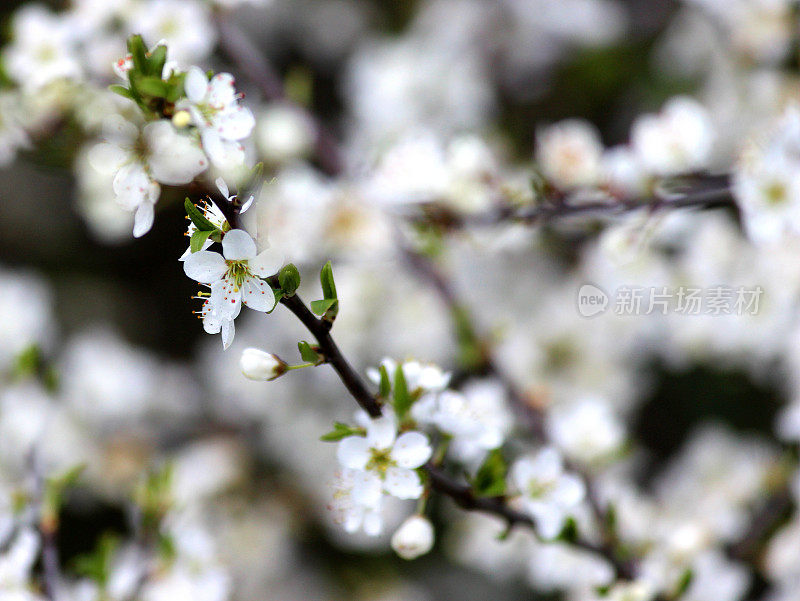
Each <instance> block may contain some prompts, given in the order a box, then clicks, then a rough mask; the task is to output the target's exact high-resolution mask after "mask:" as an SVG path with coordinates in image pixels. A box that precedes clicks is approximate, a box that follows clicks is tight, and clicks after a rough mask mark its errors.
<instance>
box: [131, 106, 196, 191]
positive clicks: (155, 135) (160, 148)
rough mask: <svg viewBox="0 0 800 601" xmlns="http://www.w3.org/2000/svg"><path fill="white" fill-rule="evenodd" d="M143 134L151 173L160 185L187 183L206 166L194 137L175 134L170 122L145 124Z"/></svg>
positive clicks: (162, 121)
mask: <svg viewBox="0 0 800 601" xmlns="http://www.w3.org/2000/svg"><path fill="white" fill-rule="evenodd" d="M144 136H145V139H146V140H147V145H148V147H149V148H150V158H149V160H148V166H149V167H150V172H151V173H152V174H153V178H154V179H156V180H157V181H159V182H161V183H163V184H170V185H178V184H188V183H189V182H190V181H192V180H193V179H194V178H195V177H196V176H197V175H198V174H199V173H201V172H202V171H204V170H205V169H206V168H207V167H208V159H207V158H206V156H205V153H204V152H203V150H202V149H201V148H200V146H199V145H198V144H197V138H193V137H191V136H189V135H184V134H180V133H178V132H177V131H175V128H174V127H173V126H172V124H171V123H170V122H169V121H166V120H161V121H156V122H155V123H150V124H148V125H147V126H146V127H145V128H144Z"/></svg>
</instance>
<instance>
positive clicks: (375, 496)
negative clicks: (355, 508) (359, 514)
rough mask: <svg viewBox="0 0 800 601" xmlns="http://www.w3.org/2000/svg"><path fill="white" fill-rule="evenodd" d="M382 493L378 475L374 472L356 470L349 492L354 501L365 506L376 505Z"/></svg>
mask: <svg viewBox="0 0 800 601" xmlns="http://www.w3.org/2000/svg"><path fill="white" fill-rule="evenodd" d="M382 495H383V490H382V483H381V479H380V476H378V474H376V473H375V472H361V471H359V472H357V473H356V474H355V475H354V477H353V490H352V492H351V493H350V496H351V498H352V499H353V501H354V502H356V503H358V504H359V505H363V506H365V507H377V506H378V504H379V503H380V502H381V496H382Z"/></svg>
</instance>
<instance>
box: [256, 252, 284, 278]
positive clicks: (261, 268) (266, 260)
mask: <svg viewBox="0 0 800 601" xmlns="http://www.w3.org/2000/svg"><path fill="white" fill-rule="evenodd" d="M283 261H284V257H283V253H282V252H280V251H279V250H278V249H277V248H268V249H266V250H262V251H261V252H260V253H258V256H256V258H255V259H251V260H250V261H248V262H247V265H248V267H250V271H251V272H253V273H254V274H256V275H257V276H261V277H262V278H268V277H269V276H271V275H274V274H276V273H278V272H279V271H280V269H281V267H283Z"/></svg>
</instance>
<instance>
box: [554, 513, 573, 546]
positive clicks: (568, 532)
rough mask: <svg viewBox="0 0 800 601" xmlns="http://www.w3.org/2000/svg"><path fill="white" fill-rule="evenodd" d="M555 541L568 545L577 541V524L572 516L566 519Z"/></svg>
mask: <svg viewBox="0 0 800 601" xmlns="http://www.w3.org/2000/svg"><path fill="white" fill-rule="evenodd" d="M555 540H557V541H562V542H565V543H570V544H572V543H574V542H575V541H577V540H578V522H576V521H575V518H573V517H572V516H570V517H568V518H567V520H566V521H565V522H564V527H563V528H562V529H561V532H560V533H559V535H558V536H557V537H556V538H555Z"/></svg>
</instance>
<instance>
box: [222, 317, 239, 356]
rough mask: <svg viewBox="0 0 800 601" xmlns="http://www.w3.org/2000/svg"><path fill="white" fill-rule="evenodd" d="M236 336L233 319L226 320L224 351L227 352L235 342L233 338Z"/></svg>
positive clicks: (223, 324) (223, 335) (223, 322)
mask: <svg viewBox="0 0 800 601" xmlns="http://www.w3.org/2000/svg"><path fill="white" fill-rule="evenodd" d="M235 334H236V326H235V325H234V323H233V320H232V319H225V320H223V321H222V350H224V351H227V350H228V347H230V345H231V343H232V342H233V336H234V335H235Z"/></svg>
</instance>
